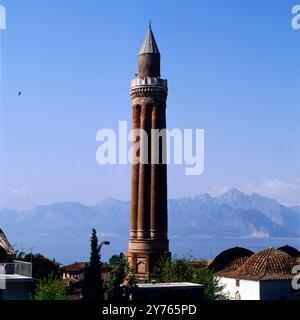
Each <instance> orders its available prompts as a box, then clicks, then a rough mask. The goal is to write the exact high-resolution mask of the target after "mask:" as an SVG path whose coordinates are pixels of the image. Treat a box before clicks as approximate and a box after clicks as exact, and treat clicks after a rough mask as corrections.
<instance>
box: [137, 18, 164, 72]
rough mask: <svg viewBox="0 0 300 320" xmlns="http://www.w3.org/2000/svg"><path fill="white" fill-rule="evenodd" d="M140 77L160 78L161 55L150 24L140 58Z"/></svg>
mask: <svg viewBox="0 0 300 320" xmlns="http://www.w3.org/2000/svg"><path fill="white" fill-rule="evenodd" d="M138 76H139V77H140V78H144V77H160V53H159V50H158V47H157V44H156V41H155V38H154V35H153V32H152V29H151V24H150V23H149V27H148V31H147V34H146V37H145V40H144V43H143V45H142V47H141V50H140V52H139V56H138Z"/></svg>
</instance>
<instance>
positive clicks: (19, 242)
mask: <svg viewBox="0 0 300 320" xmlns="http://www.w3.org/2000/svg"><path fill="white" fill-rule="evenodd" d="M102 241H109V242H110V244H109V245H105V246H102V249H101V260H102V261H103V262H106V261H108V260H109V258H110V257H111V256H112V255H114V254H119V253H121V252H123V253H126V251H127V248H128V238H127V237H121V236H120V237H117V236H105V235H100V236H99V242H102ZM10 242H11V244H12V245H13V246H14V247H15V249H18V250H19V251H25V252H30V251H31V250H32V252H33V253H41V254H43V255H44V256H46V257H47V258H49V259H55V260H56V261H57V262H59V263H61V264H70V263H73V262H79V261H88V260H89V256H90V239H89V236H88V235H68V236H66V235H61V236H59V235H55V236H53V235H47V234H43V235H38V236H23V237H18V236H15V237H14V236H12V237H10ZM169 245H170V251H171V253H172V256H176V257H178V258H182V257H185V258H189V259H190V258H194V259H213V258H214V257H215V256H216V255H218V254H219V253H220V252H221V251H223V250H225V249H229V248H232V247H236V246H239V247H244V248H247V249H250V250H252V251H254V252H257V251H259V250H262V249H265V248H269V247H273V248H278V247H281V246H283V245H290V246H293V247H296V248H297V249H299V250H300V238H195V237H191V238H189V237H186V238H180V237H172V236H171V237H170V238H169Z"/></svg>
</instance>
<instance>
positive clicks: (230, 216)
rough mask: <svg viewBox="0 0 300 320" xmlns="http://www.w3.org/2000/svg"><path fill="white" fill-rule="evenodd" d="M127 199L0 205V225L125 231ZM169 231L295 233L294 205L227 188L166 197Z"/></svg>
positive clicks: (17, 229)
mask: <svg viewBox="0 0 300 320" xmlns="http://www.w3.org/2000/svg"><path fill="white" fill-rule="evenodd" d="M129 216H130V202H129V201H119V200H116V199H113V198H109V199H106V200H104V201H101V202H100V203H99V204H97V205H94V206H86V205H83V204H80V203H76V202H62V203H55V204H52V205H44V206H37V207H35V208H33V209H32V210H24V211H17V210H10V209H3V210H0V228H2V229H3V231H4V232H7V233H10V234H19V235H24V236H25V235H26V236H33V235H34V236H38V235H43V234H48V235H74V234H75V235H81V234H88V233H90V231H91V228H93V227H95V228H96V229H97V230H98V232H100V233H103V234H106V235H111V236H113V235H115V236H127V235H128V233H129ZM169 234H170V236H178V237H254V238H257V237H266V238H268V237H270V238H271V237H272V238H284V237H286V238H291V237H300V207H286V206H284V205H282V204H280V203H278V202H277V201H276V200H273V199H269V198H266V197H263V196H261V195H259V194H252V195H246V194H244V193H242V192H240V191H238V190H237V189H231V190H229V191H228V192H226V193H224V194H222V195H221V196H218V197H211V196H210V195H208V194H202V195H199V196H197V197H195V198H181V199H170V200H169Z"/></svg>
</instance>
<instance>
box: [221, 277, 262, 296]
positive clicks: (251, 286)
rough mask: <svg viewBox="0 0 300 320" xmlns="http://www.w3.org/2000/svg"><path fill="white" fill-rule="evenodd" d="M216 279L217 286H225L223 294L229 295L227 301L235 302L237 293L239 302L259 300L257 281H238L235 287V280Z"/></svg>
mask: <svg viewBox="0 0 300 320" xmlns="http://www.w3.org/2000/svg"><path fill="white" fill-rule="evenodd" d="M218 279H219V284H220V285H221V286H225V288H224V289H223V292H224V293H228V294H229V299H231V300H235V298H236V293H237V292H239V295H240V300H260V289H259V281H252V280H243V279H240V280H239V286H237V283H236V280H237V279H233V278H225V277H218Z"/></svg>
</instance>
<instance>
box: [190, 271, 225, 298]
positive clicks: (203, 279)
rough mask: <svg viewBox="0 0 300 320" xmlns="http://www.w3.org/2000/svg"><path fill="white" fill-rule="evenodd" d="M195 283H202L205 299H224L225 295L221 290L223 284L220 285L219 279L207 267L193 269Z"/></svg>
mask: <svg viewBox="0 0 300 320" xmlns="http://www.w3.org/2000/svg"><path fill="white" fill-rule="evenodd" d="M192 282H195V283H201V284H204V298H205V300H226V299H228V297H227V295H226V294H224V293H223V292H222V290H223V289H224V286H220V284H219V280H218V279H217V278H216V277H215V276H214V274H213V272H212V271H211V270H210V269H208V268H203V269H200V270H195V271H194V281H192Z"/></svg>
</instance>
